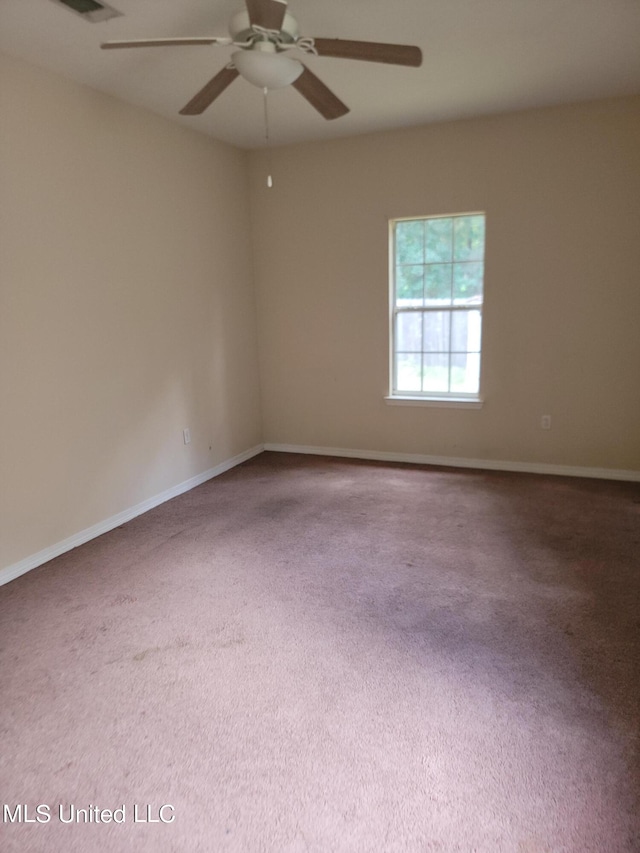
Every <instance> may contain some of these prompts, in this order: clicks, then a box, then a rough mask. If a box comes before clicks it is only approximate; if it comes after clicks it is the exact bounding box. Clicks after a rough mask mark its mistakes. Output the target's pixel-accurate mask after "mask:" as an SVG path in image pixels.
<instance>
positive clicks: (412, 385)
mask: <svg viewBox="0 0 640 853" xmlns="http://www.w3.org/2000/svg"><path fill="white" fill-rule="evenodd" d="M420 359H421V356H420V355H398V356H397V357H396V391H401V392H402V391H420V390H421V384H422V383H421V381H420Z"/></svg>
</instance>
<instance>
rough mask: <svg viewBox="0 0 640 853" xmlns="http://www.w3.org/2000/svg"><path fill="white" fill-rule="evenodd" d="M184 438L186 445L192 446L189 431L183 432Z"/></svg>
mask: <svg viewBox="0 0 640 853" xmlns="http://www.w3.org/2000/svg"><path fill="white" fill-rule="evenodd" d="M182 437H183V438H184V443H185V444H191V432H190V430H188V429H183V430H182Z"/></svg>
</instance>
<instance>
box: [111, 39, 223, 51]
mask: <svg viewBox="0 0 640 853" xmlns="http://www.w3.org/2000/svg"><path fill="white" fill-rule="evenodd" d="M231 43H232V42H231V39H230V38H208V37H204V36H203V37H199V36H196V37H195V38H175V39H171V38H169V39H134V40H129V41H104V42H102V44H101V45H100V47H101V48H102V49H103V50H116V49H117V48H120V47H164V46H165V45H171V44H178V45H180V44H182V45H190V44H231Z"/></svg>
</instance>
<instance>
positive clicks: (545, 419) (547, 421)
mask: <svg viewBox="0 0 640 853" xmlns="http://www.w3.org/2000/svg"><path fill="white" fill-rule="evenodd" d="M540 426H541V427H542V429H551V415H543V416H542V417H541V418H540Z"/></svg>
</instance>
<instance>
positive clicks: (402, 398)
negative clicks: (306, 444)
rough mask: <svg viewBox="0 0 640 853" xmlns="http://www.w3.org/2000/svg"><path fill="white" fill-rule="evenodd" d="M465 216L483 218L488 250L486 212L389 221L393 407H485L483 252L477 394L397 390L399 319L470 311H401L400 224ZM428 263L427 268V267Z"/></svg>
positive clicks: (451, 307)
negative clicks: (412, 314)
mask: <svg viewBox="0 0 640 853" xmlns="http://www.w3.org/2000/svg"><path fill="white" fill-rule="evenodd" d="M465 216H482V217H484V220H485V247H486V214H485V212H484V211H473V212H467V213H449V214H447V213H444V214H437V215H429V216H405V217H396V218H394V219H390V220H389V282H390V287H389V309H390V310H389V394H388V396H386V397H385V401H386V402H387V403H389V404H391V405H409V406H411V405H413V406H415V405H418V406H420V405H422V406H446V407H455V408H481V407H482V403H483V398H482V396H481V391H482V362H483V359H482V337H483V329H484V323H483V319H484V318H483V314H484V311H483V309H484V278H485V275H484V263H485V255H486V251H483V259H482V263H483V283H482V284H483V287H482V301H481V302H480V303H479V304H474V306H473V307H474V309H476V310H478V311H479V312H480V322H481V327H480V344H479V359H480V376H479V386H478V391H477V392H460V391H410V392H407V391H398V390H396V341H395V338H396V328H397V325H396V316H397V315H398V314H399V313H405V312H409V311H415V312H419V313H422V314H427V313H429V312H431V311H447V312H448V313H449V316H450V321H451V317H452V315H453V313H454V312H456V311H464V310H468V306H465V305H458V306H456V305H453V304H452V305H449V306H437V307H428V308H425V307H424V306H422V307H413V308H398V306H397V300H396V267H397V265H396V237H395V232H396V225H397V223H399V222H417V221H421V222H427V221H430V220H435V219H457V218H461V217H465ZM427 265H428V264H427V262H426V261H425V266H427ZM451 355H452V350H451V340H449V358H451Z"/></svg>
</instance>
